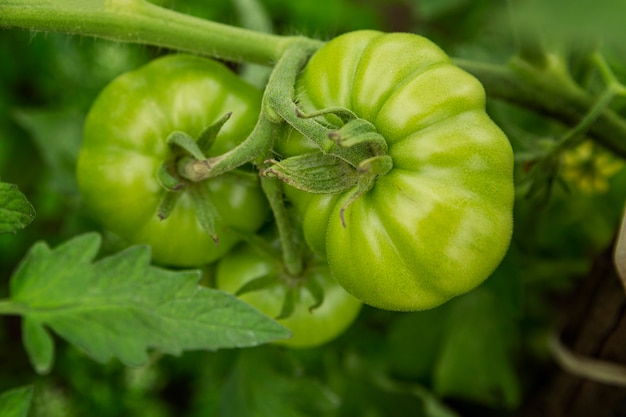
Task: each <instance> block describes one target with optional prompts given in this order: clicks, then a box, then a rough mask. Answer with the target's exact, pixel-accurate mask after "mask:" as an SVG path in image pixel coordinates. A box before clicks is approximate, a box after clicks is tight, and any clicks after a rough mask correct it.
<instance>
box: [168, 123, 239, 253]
mask: <svg viewBox="0 0 626 417" xmlns="http://www.w3.org/2000/svg"><path fill="white" fill-rule="evenodd" d="M230 116H231V113H227V114H226V115H224V116H223V117H222V118H221V119H219V120H218V121H217V122H215V123H214V124H212V125H211V126H209V127H208V128H206V129H204V131H203V132H202V133H201V134H200V136H198V138H197V139H194V138H192V137H191V136H189V135H188V134H187V133H185V132H181V131H174V132H172V133H170V135H169V136H168V138H167V144H168V145H169V147H170V149H171V157H170V158H168V160H166V161H164V162H163V163H162V164H161V166H160V168H159V171H158V173H157V178H158V180H159V183H160V184H161V186H162V187H163V189H164V190H165V193H164V194H163V197H162V198H161V202H160V204H159V207H158V209H157V216H158V217H159V219H161V220H166V219H167V218H168V217H169V215H170V214H171V213H172V211H173V210H174V207H175V206H176V202H177V201H178V199H179V197H180V196H181V193H182V191H184V190H185V191H187V192H188V193H189V195H190V196H191V199H192V200H193V202H194V204H195V206H196V213H197V217H198V221H199V222H200V224H201V225H202V228H203V229H204V230H205V231H206V232H207V233H208V234H209V235H210V236H211V238H212V239H213V242H215V244H216V245H217V244H219V237H218V236H217V231H216V219H217V217H218V214H217V210H216V209H215V206H214V205H213V203H212V202H211V199H210V196H209V194H208V192H207V189H206V187H205V186H204V185H203V184H202V183H201V181H194V179H193V178H189V177H188V176H185V175H184V174H183V173H184V172H186V167H187V166H188V165H189V164H194V163H196V162H197V161H205V160H206V159H207V157H206V154H207V153H208V152H209V150H210V149H211V147H212V146H213V144H214V143H215V139H216V138H217V135H218V133H219V131H220V130H221V128H222V127H223V126H224V123H226V121H228V119H229V118H230Z"/></svg>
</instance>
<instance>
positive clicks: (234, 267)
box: [215, 245, 362, 348]
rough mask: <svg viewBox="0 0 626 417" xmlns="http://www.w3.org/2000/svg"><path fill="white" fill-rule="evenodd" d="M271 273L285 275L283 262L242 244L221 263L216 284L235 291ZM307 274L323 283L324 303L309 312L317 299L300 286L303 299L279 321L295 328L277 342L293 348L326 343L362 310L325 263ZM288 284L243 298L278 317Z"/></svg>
mask: <svg viewBox="0 0 626 417" xmlns="http://www.w3.org/2000/svg"><path fill="white" fill-rule="evenodd" d="M268 274H270V275H272V276H278V274H281V264H280V262H279V261H278V260H277V259H276V258H272V257H270V256H268V255H266V254H262V253H260V252H258V251H255V250H254V249H253V248H252V247H250V246H249V245H245V246H239V247H237V248H235V249H234V250H233V251H232V252H230V253H229V254H227V255H226V256H225V257H224V258H222V259H221V260H220V261H219V262H218V264H217V268H216V272H215V281H216V287H217V288H218V289H221V290H224V291H227V292H230V293H233V294H234V293H236V292H237V291H238V290H239V289H240V288H241V287H242V286H243V285H245V284H246V283H248V282H250V281H252V280H254V279H256V278H261V277H263V276H265V275H268ZM303 275H304V276H305V277H306V278H307V279H314V280H316V281H317V282H318V283H319V284H320V285H321V286H322V288H323V290H324V301H323V303H322V305H321V306H319V307H317V308H315V309H313V310H311V311H309V307H311V306H312V305H313V304H314V303H315V301H314V298H313V297H312V296H311V294H310V293H309V292H308V291H307V290H305V289H304V288H303V287H302V286H300V287H298V292H297V294H298V298H299V299H298V300H297V301H296V307H295V309H294V311H293V314H292V315H291V316H289V317H287V318H285V319H280V320H278V322H279V323H281V324H282V325H283V326H285V327H287V328H288V329H290V330H291V332H292V333H293V337H292V338H290V339H285V340H279V341H277V342H275V343H276V344H279V345H284V346H288V347H292V348H310V347H316V346H319V345H322V344H324V343H327V342H329V341H330V340H332V339H334V338H336V337H337V336H339V335H340V334H342V333H343V332H344V331H345V330H346V329H347V328H348V327H349V326H350V324H352V322H354V320H356V318H357V316H358V314H359V311H360V310H361V306H362V304H361V302H360V301H358V300H357V299H355V298H354V297H352V296H351V295H350V294H348V293H347V292H346V291H345V290H343V288H341V286H339V285H338V284H337V283H336V282H335V280H334V279H333V278H332V276H331V274H330V271H329V270H328V266H327V265H326V264H325V263H319V264H315V265H313V266H310V267H309V268H307V269H306V270H305V272H304V274H303ZM292 282H293V281H292ZM285 285H286V284H280V285H275V286H272V287H270V288H266V289H263V290H259V291H253V292H247V293H244V294H242V295H240V296H239V298H240V299H241V300H243V301H246V302H247V303H249V304H251V305H252V306H254V307H256V308H257V309H259V310H260V311H262V312H263V313H265V314H267V315H268V316H270V317H277V316H278V315H279V314H280V312H281V308H282V305H283V302H284V299H285V292H286V286H285Z"/></svg>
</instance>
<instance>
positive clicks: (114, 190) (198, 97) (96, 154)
mask: <svg viewBox="0 0 626 417" xmlns="http://www.w3.org/2000/svg"><path fill="white" fill-rule="evenodd" d="M260 101H261V92H260V91H258V90H257V89H256V88H254V87H252V86H251V85H248V84H247V83H245V82H244V81H242V80H241V79H239V78H238V77H237V76H236V75H235V74H234V73H232V72H230V71H229V70H228V69H227V68H226V67H224V66H223V65H221V64H219V63H217V62H215V61H210V60H207V59H203V58H199V57H194V56H188V55H168V56H165V57H163V58H159V59H156V60H154V61H152V62H150V63H148V64H147V65H145V66H143V67H141V68H139V69H137V70H135V71H132V72H129V73H126V74H124V75H122V76H120V77H118V78H116V79H115V80H113V81H112V82H111V83H110V84H109V85H108V86H107V87H105V89H104V90H103V91H102V92H101V93H100V95H99V96H98V98H97V99H96V100H95V102H94V103H93V105H92V108H91V109H90V111H89V114H88V115H87V119H86V122H85V127H84V139H83V145H82V148H81V152H80V155H79V160H78V167H77V176H78V184H79V188H80V191H81V195H82V198H83V201H84V204H85V205H86V207H87V208H88V209H89V210H90V212H91V213H93V215H94V217H95V218H97V219H99V220H100V221H101V222H102V223H103V224H104V226H106V227H107V228H108V229H110V230H111V231H113V232H114V233H116V234H118V235H120V236H121V237H123V238H125V239H126V240H127V241H128V242H129V243H131V244H150V245H151V247H152V253H153V259H154V260H155V261H156V262H158V263H162V264H166V265H173V266H186V267H187V266H197V265H202V264H206V263H209V262H212V261H214V260H216V259H217V258H219V257H221V256H223V255H224V254H225V253H226V252H227V251H228V250H229V249H231V248H232V247H233V246H234V245H235V244H236V243H237V241H238V239H237V238H236V237H235V236H234V235H233V234H232V233H229V232H228V228H229V227H230V228H236V229H238V230H241V231H244V232H246V231H255V230H256V229H258V228H259V227H260V226H261V224H262V223H263V222H264V221H265V220H266V215H267V213H268V211H267V208H266V200H265V197H264V195H263V193H262V191H261V190H260V187H259V186H258V184H255V183H249V184H248V183H244V182H237V181H236V180H234V179H232V177H228V176H220V177H216V178H213V179H210V180H207V181H205V182H203V183H202V186H203V187H205V188H206V189H207V190H208V194H209V196H210V200H211V202H212V203H213V204H214V205H215V207H216V210H217V212H218V215H219V219H218V221H217V226H216V229H217V236H218V238H219V244H218V245H216V244H215V242H214V241H213V239H212V238H211V237H210V236H209V234H208V233H207V232H206V231H204V229H203V228H202V227H201V225H200V223H199V222H198V220H197V216H196V207H195V204H194V202H193V201H192V199H191V197H190V195H189V193H188V192H187V191H184V190H183V191H182V195H181V197H180V198H179V199H178V201H177V203H176V205H175V207H174V210H173V211H172V213H171V214H170V216H169V217H168V218H167V219H165V220H162V221H161V220H160V219H159V218H158V217H157V208H158V207H159V204H160V202H161V199H162V197H163V195H164V193H165V190H164V188H163V187H162V186H161V185H160V183H159V181H158V178H157V171H158V169H159V167H160V166H161V163H162V162H164V161H165V160H167V159H168V158H171V150H170V147H169V146H168V145H167V143H166V139H167V137H168V135H169V134H170V133H172V132H173V131H175V130H177V131H182V132H185V133H187V134H188V135H190V136H191V137H193V138H197V137H198V135H199V134H200V133H201V132H202V131H203V130H204V129H205V128H207V127H208V126H210V125H212V124H213V123H215V122H216V121H217V120H218V119H220V118H222V117H223V116H224V115H225V114H226V113H228V112H232V116H231V118H230V120H228V121H227V122H226V124H225V125H224V127H223V128H222V130H221V131H220V133H219V135H218V136H217V139H216V142H215V144H214V145H213V147H212V148H211V150H210V155H216V154H221V153H224V152H226V151H227V150H229V149H231V148H233V147H234V146H236V145H237V144H238V143H240V142H241V141H242V140H243V139H245V138H246V137H247V135H248V134H249V133H250V132H251V131H252V129H253V127H254V125H255V123H256V120H257V118H258V114H259V109H260Z"/></svg>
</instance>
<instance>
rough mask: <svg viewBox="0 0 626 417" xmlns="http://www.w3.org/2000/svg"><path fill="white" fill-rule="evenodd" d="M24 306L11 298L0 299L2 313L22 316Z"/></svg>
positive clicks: (0, 313)
mask: <svg viewBox="0 0 626 417" xmlns="http://www.w3.org/2000/svg"><path fill="white" fill-rule="evenodd" d="M23 314H24V308H22V306H20V305H19V304H16V303H14V302H13V301H11V300H0V315H10V316H21V315H23Z"/></svg>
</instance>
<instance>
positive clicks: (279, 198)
mask: <svg viewBox="0 0 626 417" xmlns="http://www.w3.org/2000/svg"><path fill="white" fill-rule="evenodd" d="M261 186H262V187H263V191H264V192H265V195H266V196H267V199H268V201H269V203H270V207H271V208H272V213H273V214H274V219H275V220H276V227H277V229H278V236H279V238H280V246H281V248H282V252H283V264H284V265H285V269H286V270H287V272H288V273H289V274H290V275H291V276H300V273H301V272H302V268H303V265H302V254H301V252H300V250H299V247H298V245H297V243H296V241H295V239H294V233H293V226H292V224H291V219H290V218H289V213H288V212H287V209H286V207H285V201H284V195H283V190H282V183H281V182H280V181H279V180H278V179H276V178H266V177H261Z"/></svg>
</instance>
